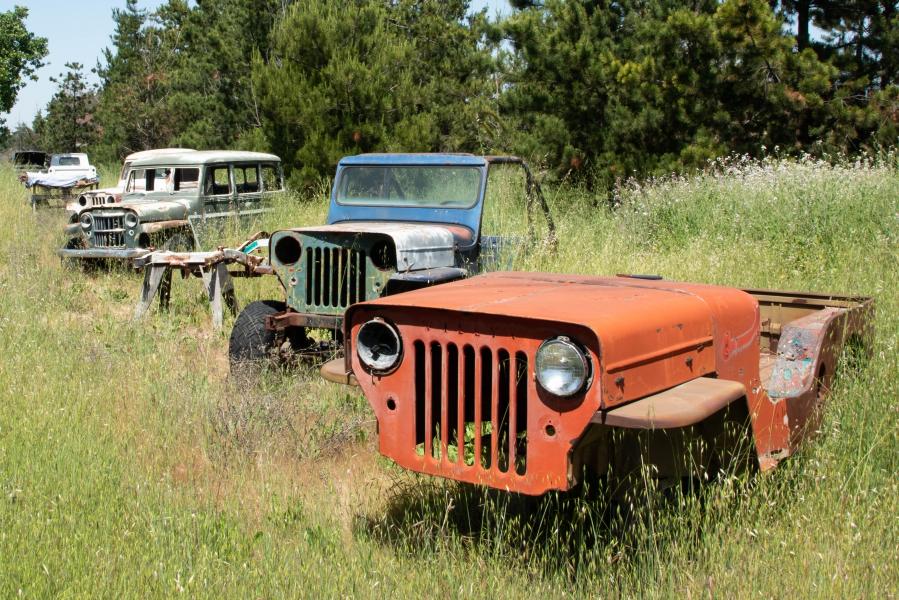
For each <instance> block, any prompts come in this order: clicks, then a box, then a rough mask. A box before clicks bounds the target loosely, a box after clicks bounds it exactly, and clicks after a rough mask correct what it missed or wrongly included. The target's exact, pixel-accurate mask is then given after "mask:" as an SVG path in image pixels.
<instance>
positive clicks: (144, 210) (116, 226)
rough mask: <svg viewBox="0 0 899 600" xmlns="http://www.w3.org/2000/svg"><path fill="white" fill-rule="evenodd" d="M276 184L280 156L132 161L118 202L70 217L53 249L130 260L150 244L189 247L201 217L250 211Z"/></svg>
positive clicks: (223, 154)
mask: <svg viewBox="0 0 899 600" xmlns="http://www.w3.org/2000/svg"><path fill="white" fill-rule="evenodd" d="M283 189H284V185H283V176H282V172H281V159H279V158H278V157H277V156H275V155H273V154H263V153H260V152H239V151H231V150H210V151H202V152H196V151H184V152H182V153H176V154H167V155H163V156H153V157H150V158H144V159H140V160H135V161H134V162H133V163H131V171H130V173H129V175H128V180H127V182H126V184H125V191H124V194H123V196H122V199H121V201H120V202H114V203H111V204H103V205H102V206H95V207H89V208H86V209H85V210H83V211H82V212H81V213H80V214H79V215H77V219H76V221H75V222H74V223H71V224H69V225H68V226H67V227H66V233H67V234H68V236H69V240H68V242H67V244H66V247H65V248H62V249H60V250H59V251H58V254H59V255H60V256H62V257H63V258H77V259H96V258H101V259H102V258H107V259H131V258H134V257H137V256H141V255H143V254H145V253H146V252H147V251H149V250H150V249H151V248H171V249H175V248H178V249H189V248H191V247H193V246H195V245H196V230H197V228H198V226H201V225H202V224H204V223H205V222H206V221H207V220H209V219H217V218H222V217H234V216H246V215H252V214H257V213H259V212H261V211H262V210H264V209H265V206H266V200H267V199H268V198H270V197H271V195H272V194H273V193H275V192H279V191H282V190H283Z"/></svg>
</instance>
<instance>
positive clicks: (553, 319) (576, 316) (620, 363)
mask: <svg viewBox="0 0 899 600" xmlns="http://www.w3.org/2000/svg"><path fill="white" fill-rule="evenodd" d="M366 305H368V306H371V307H372V308H374V307H375V306H378V305H383V306H396V307H408V308H409V309H412V310H427V309H433V310H439V311H452V312H455V313H467V314H470V315H477V318H478V320H479V321H482V322H486V323H488V324H489V322H490V320H491V318H492V317H496V318H502V319H526V320H530V321H534V320H538V321H543V322H545V323H567V324H572V325H580V326H582V327H586V328H588V329H589V330H591V331H592V332H593V333H594V334H595V336H596V341H597V342H598V346H599V347H597V348H592V350H593V351H594V352H596V354H597V355H598V357H599V361H600V365H599V369H598V374H601V379H602V382H601V389H602V400H601V406H602V408H611V407H612V406H615V405H618V404H622V403H624V402H628V401H631V400H635V399H637V398H641V397H643V396H646V395H648V394H651V393H654V392H656V391H659V390H662V389H667V388H669V387H672V386H674V385H678V384H680V383H683V382H684V381H688V380H690V379H693V378H695V377H700V376H703V375H707V374H709V373H714V372H720V371H721V370H722V369H724V367H725V366H726V365H727V363H728V362H730V361H732V360H734V359H736V358H737V357H738V356H740V357H741V358H744V359H745V358H746V355H745V353H747V352H749V353H755V357H756V360H755V361H754V362H755V364H757V355H758V332H759V318H758V313H759V311H758V303H757V301H756V300H755V299H754V298H753V297H752V296H750V295H749V294H747V293H745V292H743V291H742V290H738V289H734V288H726V287H719V286H713V285H704V284H695V283H680V282H674V281H665V280H657V281H653V280H645V279H636V278H633V277H595V276H585V275H560V274H547V273H520V272H515V273H490V274H486V275H481V276H478V277H473V278H470V279H466V280H462V281H458V282H453V283H448V284H443V285H438V286H434V287H430V288H424V289H421V290H416V291H413V292H408V293H405V294H398V295H395V296H389V297H385V298H381V299H378V300H374V301H372V302H367V303H364V304H360V305H357V306H358V307H359V308H362V307H364V306H366ZM432 327H434V328H435V329H437V328H441V327H442V323H441V322H440V320H439V318H435V319H434V320H433V324H432ZM580 341H581V343H584V344H586V345H589V346H592V345H593V343H592V342H593V341H592V340H580ZM741 362H742V361H741ZM750 364H751V363H750ZM594 387H597V386H594Z"/></svg>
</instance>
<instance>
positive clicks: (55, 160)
mask: <svg viewBox="0 0 899 600" xmlns="http://www.w3.org/2000/svg"><path fill="white" fill-rule="evenodd" d="M47 173H50V174H55V175H69V176H72V177H76V176H78V177H84V178H93V177H96V176H97V169H96V167H94V166H93V165H91V163H90V160H88V158H87V154H84V153H81V152H78V153H72V154H54V155H52V156H51V157H50V167H49V168H48V169H47Z"/></svg>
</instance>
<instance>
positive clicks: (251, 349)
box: [228, 300, 287, 373]
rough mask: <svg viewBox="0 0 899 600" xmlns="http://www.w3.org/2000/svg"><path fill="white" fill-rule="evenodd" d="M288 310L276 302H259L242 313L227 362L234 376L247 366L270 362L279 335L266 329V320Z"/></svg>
mask: <svg viewBox="0 0 899 600" xmlns="http://www.w3.org/2000/svg"><path fill="white" fill-rule="evenodd" d="M286 309H287V307H286V306H285V304H284V303H283V302H279V301H277V300H257V301H255V302H251V303H250V304H248V305H247V306H246V308H244V309H243V310H242V311H240V314H239V315H237V319H236V320H235V321H234V328H233V329H232V330H231V339H230V340H229V342H228V362H229V363H230V365H231V372H232V373H234V372H236V371H237V370H238V369H243V368H244V367H245V366H248V365H251V364H256V365H258V364H259V363H262V362H264V361H268V360H271V358H272V351H273V350H275V345H276V344H277V343H278V342H277V340H278V336H277V334H276V333H275V332H274V331H270V330H268V329H266V328H265V318H266V317H267V316H269V315H274V314H276V313H279V312H284V311H285V310H286Z"/></svg>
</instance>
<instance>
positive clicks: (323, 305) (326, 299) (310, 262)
mask: <svg viewBox="0 0 899 600" xmlns="http://www.w3.org/2000/svg"><path fill="white" fill-rule="evenodd" d="M305 258H306V264H305V278H304V282H305V284H304V285H305V289H304V290H303V294H304V295H305V299H306V307H307V309H308V310H310V311H311V312H315V313H342V312H343V311H344V310H346V308H347V307H348V306H350V305H351V304H355V303H356V302H360V301H362V300H365V299H366V293H365V291H366V282H367V280H366V277H365V271H366V266H367V265H366V263H367V261H366V260H365V252H363V251H360V250H355V249H350V248H340V247H333V246H323V247H314V248H311V247H308V246H307V247H306V257H305ZM298 291H299V290H298ZM301 297H303V296H301Z"/></svg>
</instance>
